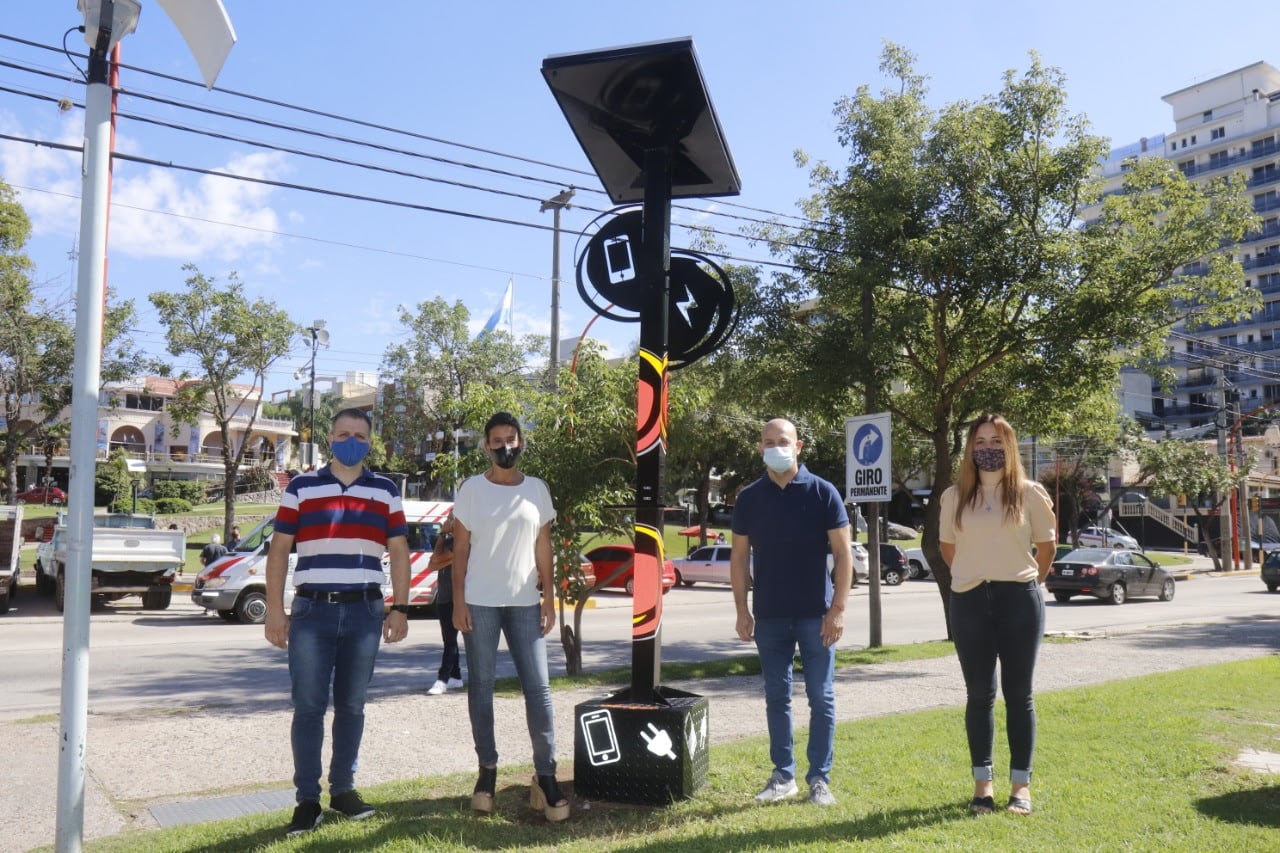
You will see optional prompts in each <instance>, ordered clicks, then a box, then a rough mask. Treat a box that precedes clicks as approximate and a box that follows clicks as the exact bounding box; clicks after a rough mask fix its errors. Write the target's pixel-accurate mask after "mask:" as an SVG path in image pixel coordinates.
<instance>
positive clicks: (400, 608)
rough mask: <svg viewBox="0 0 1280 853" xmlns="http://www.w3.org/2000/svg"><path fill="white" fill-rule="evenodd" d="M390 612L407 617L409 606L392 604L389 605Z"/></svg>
mask: <svg viewBox="0 0 1280 853" xmlns="http://www.w3.org/2000/svg"><path fill="white" fill-rule="evenodd" d="M391 612H392V613H403V614H404V615H406V616H408V615H409V605H407V604H393V605H391Z"/></svg>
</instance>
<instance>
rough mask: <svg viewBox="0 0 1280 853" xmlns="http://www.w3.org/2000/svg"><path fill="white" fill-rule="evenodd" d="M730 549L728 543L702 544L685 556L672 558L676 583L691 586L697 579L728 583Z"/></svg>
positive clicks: (707, 581)
mask: <svg viewBox="0 0 1280 853" xmlns="http://www.w3.org/2000/svg"><path fill="white" fill-rule="evenodd" d="M732 551H733V548H732V547H731V546H729V545H704V546H703V547H701V548H696V549H694V551H693V552H692V553H691V554H689V556H687V557H682V558H681V559H678V560H672V561H671V562H672V563H673V564H674V565H675V567H676V583H678V584H680V585H682V586H693V585H694V584H695V583H698V582H699V581H703V582H705V583H724V584H727V583H730V580H729V554H730V553H731V552H732Z"/></svg>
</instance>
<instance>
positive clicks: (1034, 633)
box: [938, 414, 1057, 814]
mask: <svg viewBox="0 0 1280 853" xmlns="http://www.w3.org/2000/svg"><path fill="white" fill-rule="evenodd" d="M1056 530H1057V521H1056V520H1055V518H1054V515H1053V502H1052V501H1051V500H1050V499H1049V494H1048V493H1047V492H1046V491H1045V490H1044V487H1043V486H1041V485H1040V484H1039V483H1036V482H1034V481H1032V480H1028V479H1027V476H1026V473H1025V472H1024V470H1023V467H1022V460H1021V459H1020V458H1019V456H1018V438H1017V436H1016V435H1015V434H1014V431H1013V427H1011V426H1010V425H1009V422H1008V421H1006V420H1005V419H1004V418H1003V417H1002V416H1000V415H996V414H987V415H983V416H982V417H980V418H978V419H977V420H976V421H974V422H973V424H972V425H971V426H970V428H969V437H968V440H967V441H966V442H965V448H964V458H963V461H962V462H961V466H960V476H959V480H958V482H957V483H956V484H955V485H954V486H951V487H950V488H949V489H947V490H946V491H945V492H943V494H942V517H941V520H940V526H939V532H938V538H939V540H940V545H941V549H942V557H943V559H945V560H946V561H947V564H948V565H949V566H951V612H950V615H951V634H952V636H953V637H954V638H955V644H956V655H957V656H958V657H959V658H960V669H961V671H962V672H963V673H964V683H965V690H966V693H967V704H966V706H965V714H964V720H965V730H966V733H967V734H968V738H969V757H970V759H971V764H972V765H973V780H974V783H973V784H974V791H973V800H972V801H971V802H970V804H969V810H970V811H971V812H973V813H974V814H989V813H990V812H992V811H994V809H995V799H994V796H993V791H994V785H993V780H994V779H995V772H994V768H993V765H992V756H991V753H992V745H993V743H994V741H995V712H994V708H995V699H996V662H997V661H999V664H1000V689H1001V691H1002V692H1003V693H1004V701H1005V709H1006V714H1005V726H1006V728H1007V730H1008V737H1009V757H1010V770H1009V780H1010V783H1011V785H1010V795H1009V804H1008V809H1009V811H1011V812H1015V813H1017V814H1030V813H1031V760H1032V757H1033V755H1034V753H1035V744H1036V712H1035V704H1034V702H1033V699H1032V695H1031V684H1032V677H1033V675H1034V673H1035V666H1036V656H1037V654H1038V653H1039V651H1040V638H1041V636H1042V635H1043V634H1044V598H1043V597H1042V596H1041V594H1040V584H1041V582H1043V581H1044V578H1045V576H1046V575H1047V574H1048V573H1049V568H1050V567H1051V566H1052V564H1053V554H1054V541H1055V539H1056V538H1057V536H1056Z"/></svg>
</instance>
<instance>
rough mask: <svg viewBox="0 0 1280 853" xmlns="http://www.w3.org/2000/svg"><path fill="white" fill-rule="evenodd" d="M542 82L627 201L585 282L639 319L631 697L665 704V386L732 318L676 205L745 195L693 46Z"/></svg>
mask: <svg viewBox="0 0 1280 853" xmlns="http://www.w3.org/2000/svg"><path fill="white" fill-rule="evenodd" d="M542 74H543V77H544V78H545V79H546V81H547V84H548V85H549V86H550V87H551V91H552V94H554V95H555V97H556V101H557V102H558V103H559V105H560V108H561V109H562V110H563V111H564V114H565V118H566V119H568V121H569V125H570V127H572V129H573V132H574V134H575V135H576V136H577V138H578V141H579V142H580V143H581V145H582V148H583V151H584V152H585V153H586V155H587V157H588V158H589V159H590V160H591V164H592V166H593V167H594V168H595V171H596V174H597V175H598V176H599V177H600V180H601V182H602V183H603V184H604V187H605V190H606V191H607V192H608V193H609V196H610V198H611V199H612V200H613V201H614V203H615V204H618V205H624V207H621V208H617V209H615V210H613V211H610V212H608V213H607V214H605V215H602V216H601V217H599V218H598V219H597V221H596V222H595V223H593V226H598V230H596V231H595V232H594V234H592V235H591V237H590V238H589V240H588V242H587V246H586V248H585V249H584V250H583V251H581V252H580V253H579V256H578V264H577V284H578V292H579V293H580V294H581V295H582V297H583V299H584V300H585V301H586V302H587V303H588V304H589V305H591V307H592V308H593V309H594V310H595V311H596V313H597V314H599V315H601V316H604V317H609V318H611V319H616V320H621V321H623V322H633V323H634V322H638V323H639V324H640V353H639V358H638V376H637V389H636V457H637V460H638V461H637V470H636V499H635V504H634V505H633V506H632V507H629V509H632V510H633V511H634V514H635V573H634V577H635V584H634V587H635V601H634V605H633V608H632V622H631V637H632V679H631V699H632V700H633V701H636V702H650V701H660V697H659V695H658V693H657V687H658V685H659V683H660V681H661V678H660V675H661V654H660V633H661V626H662V571H661V567H662V565H663V562H664V560H665V554H664V553H663V545H662V515H663V508H664V506H663V497H664V492H665V483H664V479H665V474H666V456H667V438H668V436H667V378H668V373H669V371H670V370H673V369H676V368H678V367H680V366H683V365H684V364H688V363H690V362H692V361H694V360H695V359H697V358H700V357H701V356H703V355H706V354H707V353H709V352H712V351H713V350H715V349H716V348H717V347H718V346H720V344H722V343H723V342H724V339H725V338H726V337H727V335H728V334H729V332H730V330H731V327H732V325H733V317H734V300H733V289H732V287H731V286H730V285H729V281H728V278H727V277H726V276H725V275H724V272H723V271H722V270H720V269H719V268H718V267H716V266H715V264H713V263H712V262H711V261H710V260H709V259H708V258H706V257H705V256H702V255H698V254H696V253H692V252H685V251H680V250H676V251H675V252H673V251H672V249H671V245H670V235H671V200H672V198H675V197H704V196H723V195H737V194H738V192H739V189H740V186H741V184H740V182H739V180H738V174H737V170H736V169H735V167H734V165H733V160H732V158H731V157H730V156H729V151H728V148H727V146H726V145H725V142H724V138H723V135H722V134H721V131H720V124H719V120H718V119H717V118H716V115H715V111H714V110H713V109H712V107H711V102H710V99H709V98H708V96H707V93H706V88H705V85H704V83H703V80H702V72H701V69H700V68H699V67H698V62H697V58H696V57H695V56H694V53H693V43H692V42H691V41H690V40H689V39H677V40H675V41H670V42H661V43H652V44H642V45H633V46H629V47H621V48H612V49H608V50H601V51H592V52H589V53H579V54H567V55H563V56H552V57H548V58H547V59H546V60H544V61H543V64H542ZM637 204H638V205H639V207H637V206H636V205H637ZM584 233H585V232H584ZM673 254H674V255H675V257H674V258H673Z"/></svg>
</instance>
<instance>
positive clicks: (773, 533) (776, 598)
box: [733, 465, 849, 619]
mask: <svg viewBox="0 0 1280 853" xmlns="http://www.w3.org/2000/svg"><path fill="white" fill-rule="evenodd" d="M848 524H849V513H848V512H846V511H845V508H844V501H842V500H841V499H840V493H839V492H838V491H836V487H835V486H833V485H831V484H830V483H828V482H827V481H826V480H824V479H822V478H821V477H819V476H817V475H815V474H810V473H809V469H807V468H805V467H804V466H803V465H801V466H800V470H799V472H798V473H797V474H796V476H795V477H794V478H792V480H791V482H790V483H787V487H786V488H785V489H782V488H779V487H778V484H777V483H775V482H773V480H770V479H769V475H768V474H765V475H764V476H763V477H761V478H760V479H759V480H756V481H755V482H754V483H752V484H751V485H749V486H747V487H746V488H745V489H743V490H742V493H741V494H739V495H738V500H737V501H736V502H735V503H734V506H733V533H734V535H735V536H742V535H745V536H747V537H748V540H749V541H750V543H751V552H752V560H753V570H754V582H753V585H752V594H751V607H752V612H753V613H754V614H755V617H756V618H757V619H761V618H765V619H767V618H771V617H804V616H822V615H823V614H825V613H826V612H827V608H828V607H830V606H831V595H832V585H831V574H830V572H828V571H827V553H828V538H827V531H829V530H835V529H836V528H838V527H847V526H848Z"/></svg>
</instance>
